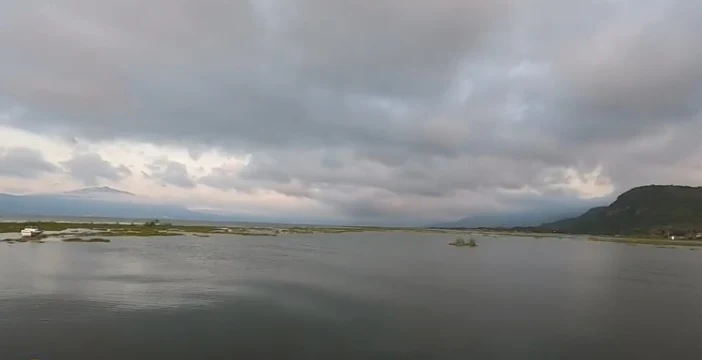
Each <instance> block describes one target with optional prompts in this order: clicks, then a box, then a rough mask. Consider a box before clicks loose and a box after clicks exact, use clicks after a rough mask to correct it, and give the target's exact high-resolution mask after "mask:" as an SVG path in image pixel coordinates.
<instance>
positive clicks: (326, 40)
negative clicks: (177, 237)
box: [0, 0, 702, 223]
mask: <svg viewBox="0 0 702 360" xmlns="http://www.w3.org/2000/svg"><path fill="white" fill-rule="evenodd" d="M699 34H702V2H699V1H690V0H686V1H682V0H681V1H674V0H639V1H633V0H631V1H627V0H593V1H575V0H521V1H520V0H493V1H483V0H460V1H459V0H435V1H421V2H419V1H404V0H403V1H401V0H374V1H359V0H354V1H352V0H348V1H347V0H337V1H326V0H280V1H276V0H258V1H241V0H232V1H228V2H223V1H216V0H167V1H166V0H152V1H149V2H148V3H144V2H141V1H135V0H105V1H100V2H98V3H96V2H94V1H88V0H54V1H39V0H0V49H2V54H3V61H2V65H0V125H1V126H3V127H2V128H1V129H0V144H3V145H2V146H3V147H2V149H0V166H1V168H2V170H0V186H2V187H3V189H5V190H6V191H21V192H32V191H37V192H38V191H46V189H47V188H48V187H50V188H68V187H71V186H82V185H97V184H107V185H112V186H115V187H119V188H121V189H124V190H128V191H131V192H135V193H137V194H148V195H150V196H155V197H161V198H163V199H171V200H174V201H176V200H177V201H179V202H184V203H187V204H190V205H191V206H200V207H204V208H209V209H217V210H219V211H224V212H226V210H227V209H228V208H232V207H236V208H237V210H240V209H242V208H244V209H247V210H250V211H251V212H252V213H256V214H260V215H261V216H267V215H271V216H276V217H280V216H286V215H291V216H292V215H295V216H296V217H300V216H301V215H308V216H309V218H310V219H312V218H320V217H328V218H330V219H339V220H340V221H358V222H371V221H372V222H387V223H400V222H405V223H406V222H432V221H443V220H451V219H455V218H460V217H464V216H469V215H471V214H484V213H490V212H495V211H516V210H525V209H531V208H534V209H538V208H543V207H545V206H562V205H563V204H566V203H567V204H571V205H572V204H574V203H577V202H579V201H585V200H589V199H592V198H598V197H603V201H604V199H608V198H609V197H611V196H612V195H613V194H617V193H618V192H620V191H623V190H626V189H628V188H630V187H632V186H637V185H644V184H649V183H680V184H691V185H699V184H700V183H701V182H702V171H701V169H702V142H700V141H699V137H700V136H701V135H702V131H701V130H702V115H701V110H702V45H700V41H699ZM22 139H25V140H22ZM27 139H33V140H32V141H29V140H27ZM5 144H7V145H5ZM11 164H15V165H13V166H10V165H11ZM8 169H9V170H8Z"/></svg>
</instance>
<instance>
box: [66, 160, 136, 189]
mask: <svg viewBox="0 0 702 360" xmlns="http://www.w3.org/2000/svg"><path fill="white" fill-rule="evenodd" d="M61 164H62V165H63V166H64V167H66V169H67V170H68V172H69V174H70V175H71V176H72V177H73V178H75V179H76V180H78V181H80V182H82V183H83V184H85V185H97V184H99V183H100V181H101V180H111V181H119V180H121V179H123V178H125V177H127V176H129V175H131V174H132V171H131V170H129V168H127V167H126V166H124V165H117V166H114V165H112V164H110V163H109V162H108V161H105V160H104V159H103V158H102V157H101V156H100V155H98V154H94V153H83V154H75V155H74V156H73V157H72V158H71V159H70V160H66V161H64V162H62V163H61Z"/></svg>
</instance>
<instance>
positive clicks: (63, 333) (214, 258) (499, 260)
mask: <svg viewBox="0 0 702 360" xmlns="http://www.w3.org/2000/svg"><path fill="white" fill-rule="evenodd" d="M450 240H451V238H448V237H444V236H440V235H427V234H416V233H407V234H399V233H378V234H341V235H332V236H330V235H311V236H281V237H270V238H268V237H254V238H247V237H228V236H219V237H218V236H213V237H210V238H204V239H203V238H189V237H174V238H146V239H115V240H114V241H113V242H112V243H109V244H63V243H55V244H50V243H47V244H16V245H13V246H9V245H3V246H0V272H1V273H2V276H0V289H1V290H2V291H1V292H0V359H3V360H4V359H27V358H30V357H35V358H39V359H95V358H98V359H108V360H110V359H153V358H158V359H233V358H244V359H276V358H282V359H289V358H302V359H305V358H307V359H310V358H312V359H315V358H319V359H465V358H482V359H488V358H490V359H494V358H510V359H512V358H514V359H565V358H567V359H591V358H601V357H605V358H609V357H619V358H632V359H663V358H675V359H686V358H690V359H696V358H700V356H702V351H701V350H700V348H699V346H698V341H697V339H698V337H699V334H700V333H702V311H701V310H700V307H699V305H698V304H699V301H700V299H702V271H701V270H702V252H696V251H688V250H661V249H656V248H652V247H628V246H624V245H620V244H607V243H592V242H586V241H574V240H556V239H529V238H490V239H483V240H481V241H480V247H478V248H475V249H456V248H453V247H451V246H447V245H446V243H447V242H448V241H450Z"/></svg>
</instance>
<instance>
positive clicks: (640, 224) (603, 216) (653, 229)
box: [534, 185, 702, 237]
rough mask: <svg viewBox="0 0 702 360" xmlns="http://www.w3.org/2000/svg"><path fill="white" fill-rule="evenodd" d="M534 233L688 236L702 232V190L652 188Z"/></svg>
mask: <svg viewBox="0 0 702 360" xmlns="http://www.w3.org/2000/svg"><path fill="white" fill-rule="evenodd" d="M534 230H540V231H549V232H552V231H555V232H567V233H579V234H621V235H630V234H631V235H633V234H640V235H660V236H665V235H687V236H688V237H695V236H697V234H698V233H702V187H690V186H678V185H648V186H641V187H637V188H633V189H631V190H629V191H627V192H625V193H623V194H621V195H620V196H619V197H618V198H617V199H616V200H615V201H614V202H613V203H612V204H610V205H609V206H603V207H596V208H592V209H590V210H588V211H587V212H586V213H584V214H582V215H580V216H578V217H575V218H570V219H565V220H560V221H556V222H552V223H546V224H542V225H540V226H538V227H537V228H536V229H534Z"/></svg>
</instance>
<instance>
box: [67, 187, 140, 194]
mask: <svg viewBox="0 0 702 360" xmlns="http://www.w3.org/2000/svg"><path fill="white" fill-rule="evenodd" d="M61 194H64V195H93V194H111V195H125V196H136V195H135V194H134V193H130V192H128V191H123V190H118V189H115V188H111V187H109V186H93V187H86V188H80V189H75V190H70V191H65V192H62V193H61Z"/></svg>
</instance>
